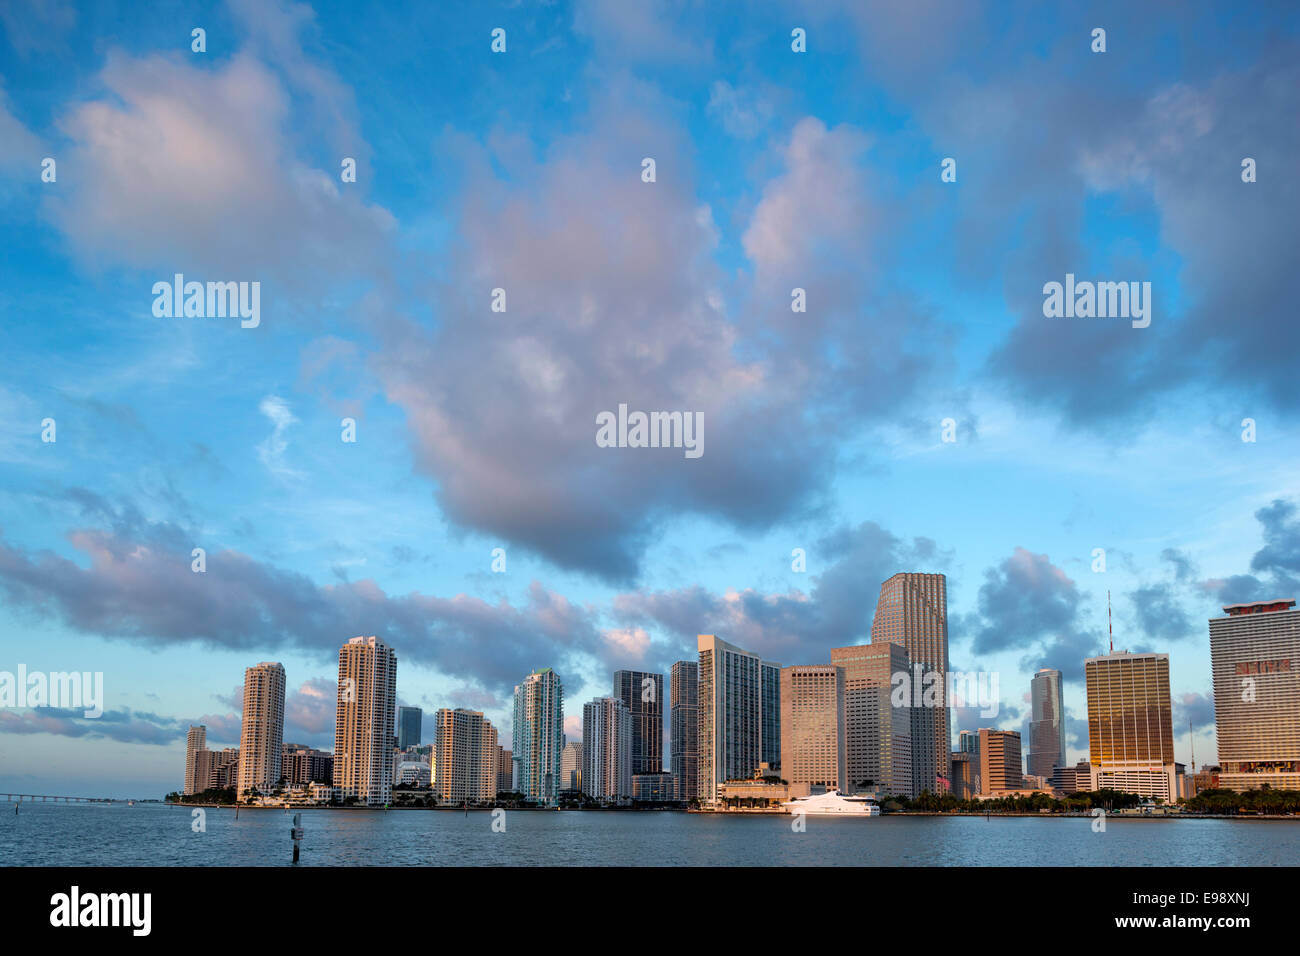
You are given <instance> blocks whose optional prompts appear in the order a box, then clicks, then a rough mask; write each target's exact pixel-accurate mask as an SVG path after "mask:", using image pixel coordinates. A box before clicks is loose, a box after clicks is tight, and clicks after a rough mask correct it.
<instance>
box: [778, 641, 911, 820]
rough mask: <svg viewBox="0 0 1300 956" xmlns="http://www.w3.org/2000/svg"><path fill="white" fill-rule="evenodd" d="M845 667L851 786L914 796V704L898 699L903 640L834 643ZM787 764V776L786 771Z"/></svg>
mask: <svg viewBox="0 0 1300 956" xmlns="http://www.w3.org/2000/svg"><path fill="white" fill-rule="evenodd" d="M831 663H832V664H834V665H835V666H836V667H838V668H840V670H842V671H844V724H845V771H846V774H847V787H848V790H849V792H853V791H855V790H858V789H868V790H870V789H875V790H878V791H879V792H881V793H885V794H895V795H898V796H902V797H912V796H915V795H916V794H915V793H913V791H912V707H911V703H910V701H908V700H903V701H901V703H900V704H899V705H898V706H896V702H895V701H894V700H893V699H892V697H891V694H892V689H893V680H894V675H895V674H900V673H901V674H907V673H908V660H907V651H906V650H905V649H904V648H903V647H902V646H900V645H898V644H888V643H885V644H856V645H854V646H852V647H834V648H831ZM784 775H785V774H784V768H782V776H784Z"/></svg>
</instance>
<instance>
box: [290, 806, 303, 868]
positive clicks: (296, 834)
mask: <svg viewBox="0 0 1300 956" xmlns="http://www.w3.org/2000/svg"><path fill="white" fill-rule="evenodd" d="M289 836H291V837H293V862H295V863H297V862H298V841H299V840H301V839H302V814H301V813H295V814H294V815H293V826H292V827H291V828H290V829H289Z"/></svg>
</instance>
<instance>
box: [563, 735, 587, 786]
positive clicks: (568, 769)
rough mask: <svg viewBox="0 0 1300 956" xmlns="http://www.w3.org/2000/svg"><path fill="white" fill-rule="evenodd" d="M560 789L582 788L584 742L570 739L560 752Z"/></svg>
mask: <svg viewBox="0 0 1300 956" xmlns="http://www.w3.org/2000/svg"><path fill="white" fill-rule="evenodd" d="M560 789H561V790H581V789H582V743H581V742H579V741H577V740H570V741H567V742H566V743H565V744H564V750H563V752H561V754H560Z"/></svg>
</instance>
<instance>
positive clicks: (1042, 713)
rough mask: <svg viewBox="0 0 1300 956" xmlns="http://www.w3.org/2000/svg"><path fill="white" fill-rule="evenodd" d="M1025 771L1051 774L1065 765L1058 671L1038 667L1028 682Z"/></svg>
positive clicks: (1040, 774)
mask: <svg viewBox="0 0 1300 956" xmlns="http://www.w3.org/2000/svg"><path fill="white" fill-rule="evenodd" d="M1029 702H1030V713H1031V716H1030V721H1029V773H1030V775H1031V776H1036V777H1051V776H1052V771H1053V770H1054V769H1055V768H1057V767H1064V766H1065V697H1064V695H1063V693H1062V690H1061V672H1060V671H1058V670H1053V669H1052V668H1050V667H1043V668H1040V669H1039V671H1038V673H1037V674H1035V675H1034V676H1033V679H1032V680H1030V682H1029Z"/></svg>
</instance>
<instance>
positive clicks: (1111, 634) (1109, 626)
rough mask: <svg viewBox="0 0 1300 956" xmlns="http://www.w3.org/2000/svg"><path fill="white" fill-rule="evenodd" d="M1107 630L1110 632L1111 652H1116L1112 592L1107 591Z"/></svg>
mask: <svg viewBox="0 0 1300 956" xmlns="http://www.w3.org/2000/svg"><path fill="white" fill-rule="evenodd" d="M1106 630H1108V631H1109V632H1110V652H1111V653H1112V654H1114V653H1115V628H1114V626H1112V625H1111V623H1110V592H1109V591H1107V592H1106Z"/></svg>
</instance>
